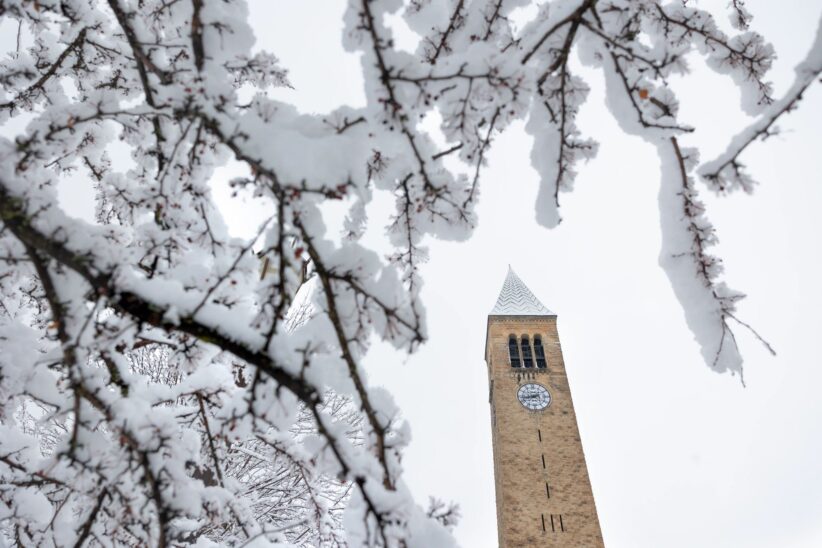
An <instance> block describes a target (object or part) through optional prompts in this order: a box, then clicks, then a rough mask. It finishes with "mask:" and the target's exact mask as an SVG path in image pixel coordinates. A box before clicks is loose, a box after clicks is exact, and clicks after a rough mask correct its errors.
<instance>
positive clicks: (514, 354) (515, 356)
mask: <svg viewBox="0 0 822 548" xmlns="http://www.w3.org/2000/svg"><path fill="white" fill-rule="evenodd" d="M508 358H509V360H510V361H511V367H519V366H520V361H519V348H518V347H517V338H516V337H515V336H514V335H511V336H510V337H508Z"/></svg>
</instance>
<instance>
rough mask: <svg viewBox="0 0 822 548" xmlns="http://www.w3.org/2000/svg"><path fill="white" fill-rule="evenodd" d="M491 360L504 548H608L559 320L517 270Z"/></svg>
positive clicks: (496, 320) (508, 283)
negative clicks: (560, 341)
mask: <svg viewBox="0 0 822 548" xmlns="http://www.w3.org/2000/svg"><path fill="white" fill-rule="evenodd" d="M485 362H486V364H487V365H488V383H489V393H490V396H489V399H490V403H491V429H492V432H493V447H494V476H495V484H496V494H497V528H498V530H499V546H500V548H523V547H569V548H570V547H575V548H599V547H603V546H604V545H603V541H602V532H601V531H600V528H599V519H598V518H597V511H596V506H595V505H594V496H593V493H592V491H591V482H590V480H589V479H588V468H587V466H586V465H585V454H584V453H583V451H582V443H581V441H580V437H579V429H578V428H577V419H576V414H575V413H574V404H573V401H572V400H571V390H570V387H569V385H568V378H567V376H566V374H565V363H564V362H563V360H562V350H561V349H560V345H559V335H558V334H557V317H556V314H554V313H553V312H551V311H550V310H548V309H547V308H546V307H545V306H544V305H543V304H542V303H541V302H540V301H539V299H537V298H536V297H535V296H534V294H533V293H531V291H530V290H529V289H528V288H527V287H526V286H525V284H524V283H522V280H520V279H519V277H518V276H517V275H516V274H515V273H514V271H513V270H511V268H510V267H509V269H508V276H507V277H506V279H505V283H504V285H503V286H502V291H501V292H500V295H499V298H498V299H497V304H496V305H495V306H494V309H493V310H491V313H490V314H489V315H488V330H487V334H486V344H485Z"/></svg>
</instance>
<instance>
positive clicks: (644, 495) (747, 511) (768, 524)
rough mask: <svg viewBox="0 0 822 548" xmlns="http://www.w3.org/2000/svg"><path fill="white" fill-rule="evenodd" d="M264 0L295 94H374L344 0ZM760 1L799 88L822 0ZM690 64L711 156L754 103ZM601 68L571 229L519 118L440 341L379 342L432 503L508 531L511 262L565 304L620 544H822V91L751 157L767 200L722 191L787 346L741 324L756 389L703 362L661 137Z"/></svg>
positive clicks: (452, 286) (690, 93) (493, 161)
mask: <svg viewBox="0 0 822 548" xmlns="http://www.w3.org/2000/svg"><path fill="white" fill-rule="evenodd" d="M251 4H252V20H253V22H254V24H255V26H256V33H257V36H258V40H259V45H260V46H261V47H263V48H266V49H269V50H270V51H272V52H273V53H275V54H276V55H277V56H278V57H280V58H281V59H282V61H283V64H284V65H285V66H286V67H288V68H289V70H290V71H291V80H292V83H293V84H294V86H295V88H296V89H295V90H293V91H288V92H283V93H282V94H280V96H281V97H282V98H283V99H286V100H289V101H291V102H293V103H295V104H296V105H297V106H298V108H300V109H301V110H303V111H306V112H325V111H328V110H330V109H332V108H334V107H336V106H338V105H340V104H344V103H347V104H351V105H352V106H358V105H362V104H363V101H364V98H363V92H362V87H361V80H360V78H361V77H360V67H359V61H358V58H357V57H356V56H355V55H352V54H346V53H345V52H343V51H342V48H341V47H340V45H339V44H340V35H339V32H340V28H341V22H340V21H341V14H342V9H343V2H342V1H333V2H332V1H324V2H318V1H313V2H305V1H299V2H298V1H295V0H279V1H276V2H274V1H269V0H252V1H251ZM726 4H727V2H726V1H725V0H717V1H715V2H704V1H703V2H700V3H699V5H701V6H703V7H711V6H718V7H719V9H720V10H723V9H724V8H725V5H726ZM747 5H748V7H749V8H750V9H751V11H752V12H753V13H754V15H755V20H754V28H755V29H756V30H759V31H761V32H762V33H764V34H765V36H766V38H767V39H768V40H770V41H771V42H772V43H773V44H774V45H775V47H776V49H777V52H778V53H779V59H778V61H777V63H776V66H775V67H774V69H773V71H772V78H773V80H774V82H775V84H776V86H777V91H778V92H781V91H783V90H785V89H786V88H787V86H788V85H789V84H790V81H791V80H792V75H793V68H794V65H795V64H796V62H797V61H799V60H800V59H801V58H803V57H804V55H805V53H806V52H807V49H808V48H809V46H810V43H811V40H812V38H813V35H814V31H815V27H816V24H817V23H818V21H819V17H820V10H822V5H820V3H819V2H812V1H807V0H792V1H780V2H767V1H765V0H758V1H755V0H749V1H748V2H747ZM693 66H694V68H695V72H696V74H695V76H694V77H693V78H689V79H688V81H687V82H682V83H679V82H677V83H676V87H677V89H678V90H680V93H681V98H682V114H683V116H682V120H683V121H686V122H689V123H691V124H693V125H695V126H696V127H697V128H699V130H698V131H697V132H696V133H695V134H694V135H693V136H689V137H685V138H683V139H682V140H683V141H685V143H686V144H688V145H695V144H698V145H699V146H700V147H701V148H702V151H703V155H704V157H705V158H706V159H707V158H709V157H711V156H713V155H714V154H716V153H718V152H720V151H721V150H722V149H723V148H724V146H725V145H726V143H727V140H728V139H729V138H730V136H731V135H732V134H734V133H735V132H736V131H738V130H739V129H741V128H742V127H743V126H744V125H745V124H746V118H745V117H744V116H743V115H742V114H741V111H740V109H739V93H738V91H737V90H736V88H735V87H734V86H733V84H732V83H731V82H730V81H729V79H727V78H723V77H720V76H717V75H715V74H714V73H712V72H710V71H707V70H705V69H704V68H703V65H702V63H701V61H699V60H698V59H696V58H695V59H693ZM585 76H586V78H587V79H588V81H589V83H590V84H591V86H592V88H593V91H592V94H591V96H590V99H589V102H588V104H587V105H586V106H585V107H584V108H583V110H582V113H581V116H580V127H581V129H582V131H583V133H585V134H588V135H593V136H594V137H596V138H597V139H598V140H599V141H600V143H601V148H600V153H599V156H598V157H597V158H596V159H595V160H594V161H592V162H590V163H589V164H588V165H587V166H583V169H582V170H581V172H580V175H579V177H578V179H577V182H576V184H575V190H574V192H573V193H571V194H566V195H564V196H562V197H561V198H562V204H563V217H564V222H563V224H562V225H561V226H560V228H558V229H556V230H553V231H549V230H546V229H544V228H541V227H539V226H538V225H537V224H536V222H535V221H534V211H533V208H534V206H533V204H534V199H535V196H536V190H537V176H536V173H535V172H534V170H533V169H532V168H531V166H530V161H529V153H530V147H531V143H530V140H529V139H528V137H527V136H526V135H525V133H524V131H523V129H522V125H519V126H517V127H515V128H512V129H511V130H509V131H508V132H507V133H506V134H505V135H503V136H502V137H499V138H498V139H497V140H496V142H495V145H494V147H493V149H492V152H491V154H490V156H489V163H490V165H489V167H488V169H487V170H486V172H485V174H484V176H483V188H482V192H483V194H482V199H481V202H480V205H479V219H480V224H479V227H478V229H477V230H476V232H475V235H474V237H473V238H472V239H471V240H470V241H468V242H466V243H459V244H454V243H443V242H438V241H432V242H430V244H431V261H430V263H429V264H427V265H426V266H425V267H424V277H425V280H426V285H425V288H424V290H423V297H424V300H425V302H426V304H427V308H428V319H429V331H430V335H431V340H430V342H429V343H428V344H427V345H426V346H425V347H424V348H422V349H421V350H420V351H419V352H418V353H417V354H415V355H413V356H412V357H410V358H408V357H406V356H404V355H402V354H398V353H396V352H394V351H393V350H391V349H389V348H386V347H384V346H382V345H379V344H377V345H375V347H374V348H373V351H372V352H371V354H369V356H368V358H367V364H368V368H369V371H370V374H371V380H372V382H374V383H379V384H384V385H386V386H388V387H389V388H390V389H391V390H392V391H393V392H394V394H395V395H396V398H397V400H398V402H399V404H400V406H401V407H402V409H403V410H404V414H405V416H406V417H407V418H408V419H409V420H410V422H411V425H412V430H413V436H414V440H413V442H412V445H411V447H410V448H409V450H408V451H407V452H406V457H405V460H404V464H405V467H406V480H407V481H408V483H409V484H410V485H411V488H412V490H413V492H414V493H415V495H416V496H417V498H418V499H419V500H420V501H421V502H422V503H425V501H426V499H427V496H428V495H429V494H431V495H436V496H438V497H442V498H446V499H453V500H456V501H458V502H459V503H460V505H461V506H462V512H463V519H462V521H461V523H460V525H459V527H458V529H457V530H456V535H457V538H458V540H459V541H460V542H461V544H462V545H463V546H466V547H471V548H474V547H477V548H482V547H491V546H495V545H496V538H497V537H496V523H495V522H496V515H495V510H494V487H493V467H492V460H491V458H492V455H491V433H490V417H489V409H488V387H487V378H486V371H485V364H484V362H483V344H484V336H485V321H486V315H487V313H488V311H489V310H490V309H491V307H492V306H493V303H494V301H495V299H496V297H497V293H498V291H499V289H500V287H501V286H502V282H503V279H504V276H505V272H506V268H507V264H508V263H511V264H512V265H513V267H514V268H515V269H516V270H517V272H518V273H519V275H520V276H521V277H522V279H523V280H524V281H525V282H526V283H527V284H528V285H529V287H530V288H531V290H532V291H533V292H534V293H535V294H536V295H537V296H538V297H539V298H540V299H541V300H542V301H543V302H544V303H545V304H546V305H547V306H548V307H549V308H551V309H552V310H554V311H556V312H557V313H558V314H559V328H560V337H561V341H562V344H563V350H564V353H565V359H566V363H567V368H568V372H569V377H570V380H571V384H572V389H573V395H574V400H575V405H576V411H577V415H578V418H579V423H580V424H579V426H580V430H581V434H582V440H583V444H584V447H585V453H586V455H587V460H588V467H589V472H590V475H591V481H592V484H593V490H594V495H595V498H596V502H597V507H598V509H599V515H600V521H601V524H602V529H603V534H604V537H605V541H606V545H607V546H608V547H609V548H646V547H647V548H659V547H666V548H667V547H670V548H675V547H688V548H692V547H694V546H700V547H704V548H711V547H738V546H744V547H751V548H755V547H769V548H771V547H777V546H778V547H780V548H806V547H807V548H811V547H813V548H817V547H818V546H822V404H820V401H819V396H818V391H819V387H820V386H822V356H821V354H822V352H820V344H819V342H818V341H819V334H820V331H822V321H821V320H820V316H819V313H818V310H819V309H820V308H822V289H820V287H821V286H820V284H819V282H818V280H820V279H822V247H821V246H820V245H819V243H820V242H819V235H820V233H822V220H820V217H822V216H820V215H819V213H818V211H819V209H820V206H822V185H820V182H822V181H820V167H822V166H820V163H822V155H821V154H820V142H822V139H820V138H822V130H820V127H821V126H820V122H822V85H815V86H814V87H812V88H811V89H810V92H809V93H807V95H806V97H805V100H804V102H803V103H802V106H801V109H800V110H799V111H798V112H797V113H794V114H793V115H791V116H790V117H789V118H787V119H785V120H784V122H783V123H782V124H781V126H782V127H783V129H784V130H785V133H784V135H783V136H781V137H778V138H775V139H773V140H772V142H770V143H768V144H767V145H764V146H763V145H755V146H754V147H753V148H751V150H750V151H749V153H748V154H747V155H746V156H745V158H744V161H746V162H747V163H748V164H749V165H750V167H751V171H752V173H754V174H755V176H756V177H757V178H758V179H759V181H760V182H761V183H762V185H761V186H760V187H759V188H758V189H757V191H756V193H755V194H754V195H753V196H746V195H741V194H740V195H733V196H730V197H726V198H715V197H712V196H709V195H707V193H705V196H704V198H705V199H706V201H707V204H708V214H709V216H710V218H711V220H712V221H713V222H714V223H715V224H716V227H717V230H718V234H719V237H720V239H721V244H720V246H719V247H718V249H717V252H718V253H719V254H720V255H721V256H722V257H723V258H724V259H725V265H726V271H727V276H726V279H727V280H728V282H729V284H730V285H731V286H732V287H734V288H736V289H739V290H742V291H744V292H746V293H748V295H749V297H748V298H747V299H746V300H745V301H743V303H742V304H741V306H740V317H741V318H742V319H744V320H745V321H748V322H750V323H751V324H752V325H754V326H755V327H756V328H757V329H758V330H759V331H760V332H761V333H762V334H763V335H764V336H765V337H766V338H767V339H768V340H769V341H770V342H771V343H772V344H773V345H774V347H775V348H776V350H777V352H778V356H777V357H776V358H771V357H770V356H769V354H768V353H767V352H766V351H765V350H764V349H763V348H762V347H761V346H760V345H759V344H758V343H757V342H756V341H754V340H753V338H752V337H751V336H749V335H748V334H746V333H744V332H742V331H738V332H737V334H738V336H739V339H740V344H741V345H742V350H743V355H744V357H745V358H746V364H745V380H746V383H747V388H743V387H742V386H741V384H740V382H739V378H738V377H730V376H720V375H716V374H714V373H712V372H711V371H710V370H709V369H708V368H707V367H706V365H705V364H704V363H703V362H702V361H701V357H700V354H699V349H698V347H697V346H696V344H695V343H694V342H693V340H692V336H691V334H690V332H689V331H688V330H687V328H686V326H685V321H684V315H683V312H682V310H681V309H680V307H679V304H678V302H677V301H676V300H675V298H674V295H673V292H672V290H671V288H670V286H669V284H668V281H667V278H666V277H665V275H664V273H663V271H662V270H661V269H660V268H659V266H658V264H657V260H658V254H659V240H660V235H659V214H658V209H657V191H658V179H659V173H658V159H657V155H656V152H655V150H654V148H653V147H651V146H650V145H647V144H645V143H644V142H643V141H642V140H641V139H639V138H636V137H627V136H625V135H623V134H622V133H621V132H620V131H619V129H618V128H617V126H616V123H615V122H614V121H613V120H612V118H611V116H610V114H609V113H608V112H607V110H606V109H605V107H604V100H603V94H602V81H601V78H600V77H599V75H598V74H596V73H585ZM777 95H779V93H777ZM700 189H701V190H702V191H704V187H702V186H701V185H700ZM225 203H226V211H227V212H228V215H229V217H230V218H231V219H230V220H233V222H234V223H235V224H234V226H235V228H236V230H237V231H238V232H242V231H243V230H249V229H250V228H251V227H252V226H255V225H253V223H249V224H248V225H247V226H246V225H244V222H243V219H248V218H249V216H248V215H247V213H248V210H247V209H242V207H245V208H247V207H248V206H247V205H246V206H242V207H239V206H236V205H232V204H229V203H228V202H227V201H226V202H225ZM390 204H391V202H390V200H389V199H387V198H385V197H384V198H380V199H377V200H375V203H374V204H373V205H372V207H371V208H370V209H369V214H370V215H371V216H372V219H373V220H374V221H379V220H381V219H383V218H385V216H386V215H387V213H388V210H389V208H390ZM241 213H242V215H241ZM251 229H253V228H251ZM380 233H381V231H380V229H377V230H376V231H375V234H373V235H370V236H369V238H372V239H376V238H379V237H380ZM372 241H373V240H372Z"/></svg>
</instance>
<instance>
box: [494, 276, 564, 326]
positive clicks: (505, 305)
mask: <svg viewBox="0 0 822 548" xmlns="http://www.w3.org/2000/svg"><path fill="white" fill-rule="evenodd" d="M490 315H491V316H556V314H554V313H553V312H551V311H550V310H548V307H546V306H545V305H544V304H542V303H541V302H540V300H539V299H537V297H536V296H535V295H534V294H533V293H531V290H530V289H528V287H527V286H526V285H525V283H524V282H523V281H522V280H521V279H520V278H519V276H517V273H516V272H514V269H513V268H511V265H510V264H509V265H508V275H507V276H506V277H505V283H503V284H502V290H501V291H500V292H499V297H497V304H495V305H494V308H493V310H491V314H490Z"/></svg>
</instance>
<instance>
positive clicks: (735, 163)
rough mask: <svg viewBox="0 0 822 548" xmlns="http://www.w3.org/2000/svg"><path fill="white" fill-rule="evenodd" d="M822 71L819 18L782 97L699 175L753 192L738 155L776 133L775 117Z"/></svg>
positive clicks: (722, 188) (725, 187) (719, 185)
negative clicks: (807, 47) (815, 29)
mask: <svg viewBox="0 0 822 548" xmlns="http://www.w3.org/2000/svg"><path fill="white" fill-rule="evenodd" d="M820 74H822V20H820V21H819V28H818V30H817V32H816V40H814V43H813V44H812V45H811V50H810V51H809V52H808V56H807V57H806V58H805V60H804V61H802V62H801V63H799V65H798V66H797V67H796V80H794V83H793V85H792V86H791V87H790V89H788V91H787V93H785V96H784V97H782V99H780V100H778V101H775V102H773V103H772V104H771V105H770V106H769V107H768V108H767V109H766V110H765V111H764V112H762V114H761V115H760V116H759V119H757V120H756V121H755V122H754V123H753V124H751V125H750V126H748V127H747V128H745V129H744V130H743V131H742V132H740V133H739V134H737V135H736V136H735V137H734V138H733V139H732V140H731V143H730V144H729V146H728V148H727V150H726V151H725V152H723V153H722V154H721V155H720V156H719V157H718V158H716V159H715V160H712V161H710V162H706V163H704V164H702V165H701V166H700V167H699V175H700V176H701V177H702V178H703V179H705V181H706V182H707V183H708V184H709V185H710V187H711V188H712V189H713V190H716V191H718V192H726V191H731V190H734V189H737V188H741V189H742V190H744V191H745V192H752V191H753V187H754V184H755V181H754V179H753V178H752V177H751V176H750V175H749V174H748V173H747V172H746V171H745V165H744V164H743V163H742V162H741V161H740V159H739V157H740V156H741V155H742V153H743V152H744V151H745V149H747V148H748V146H749V145H751V144H752V143H753V142H755V141H757V140H762V141H764V140H766V139H768V138H769V137H772V136H774V135H776V134H778V133H779V130H778V128H777V126H776V122H777V120H779V118H780V117H782V116H783V115H785V114H788V113H790V112H792V111H794V110H796V108H797V106H798V103H799V101H801V100H802V94H804V93H805V90H807V89H808V87H810V85H811V84H813V83H814V81H816V80H817V78H819V76H820Z"/></svg>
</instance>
